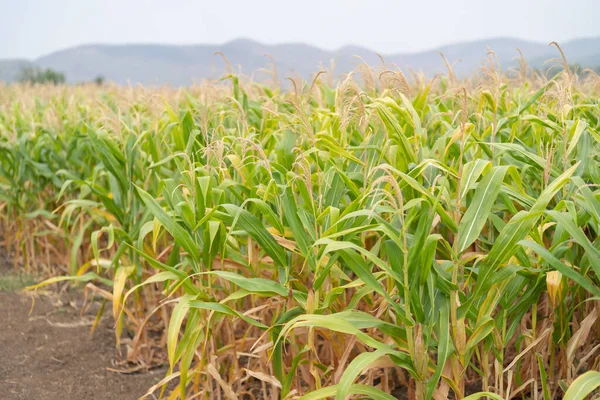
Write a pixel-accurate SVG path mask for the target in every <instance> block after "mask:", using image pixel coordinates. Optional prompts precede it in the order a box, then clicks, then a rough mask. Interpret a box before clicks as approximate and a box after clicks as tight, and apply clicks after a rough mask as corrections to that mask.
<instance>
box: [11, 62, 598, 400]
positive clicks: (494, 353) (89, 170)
mask: <svg viewBox="0 0 600 400" xmlns="http://www.w3.org/2000/svg"><path fill="white" fill-rule="evenodd" d="M494 60H495V59H494V58H493V54H492V55H491V58H490V60H489V65H488V66H486V67H485V68H484V69H483V70H482V73H481V74H480V76H477V77H472V78H470V79H469V80H465V81H459V80H458V79H457V78H456V76H454V74H453V73H452V71H451V69H450V70H449V73H448V76H447V77H441V78H439V79H437V80H431V81H427V80H426V79H424V77H421V76H415V79H414V82H412V83H411V82H409V81H408V80H407V78H406V77H405V76H404V75H403V74H402V72H400V71H398V70H383V71H381V70H377V69H376V68H371V67H369V66H366V65H361V67H360V72H361V75H362V80H354V79H353V77H352V76H350V77H347V78H344V79H342V80H340V81H339V83H338V84H337V85H336V86H332V85H330V84H327V83H324V82H323V81H324V79H321V77H320V76H319V75H316V76H315V78H314V80H313V81H312V82H308V83H306V84H304V83H302V82H297V81H293V84H292V86H291V87H292V89H291V90H289V91H287V90H282V89H281V88H280V87H278V86H266V85H263V84H259V83H255V82H252V81H250V80H248V79H246V78H245V77H243V76H235V75H228V76H226V77H225V78H224V79H223V80H222V81H220V82H216V83H207V84H205V85H202V86H199V87H193V88H189V89H188V90H185V91H175V90H168V89H162V90H154V89H144V88H138V89H126V88H116V87H115V88H110V87H108V88H107V87H103V88H91V87H89V88H87V87H82V88H67V87H62V88H61V87H58V88H45V87H43V86H42V87H39V86H37V87H27V86H18V85H17V86H11V87H9V88H8V89H7V91H6V93H5V94H2V99H1V101H0V104H1V105H2V106H1V108H0V144H1V146H0V151H1V153H0V154H1V157H2V158H1V164H0V165H2V168H1V170H0V185H1V186H0V187H1V189H2V192H1V194H0V204H1V205H0V208H2V209H3V210H5V211H6V212H5V215H6V216H7V217H6V218H5V224H4V225H5V226H4V230H5V235H6V237H7V238H8V237H11V238H14V240H13V241H12V242H8V245H9V246H10V247H11V248H12V249H13V251H15V252H16V254H17V255H18V257H17V259H20V260H22V262H23V263H24V264H25V265H29V264H32V263H33V262H34V261H35V260H37V262H40V261H43V258H41V257H42V255H41V254H38V253H40V250H43V251H44V252H45V255H44V257H46V259H47V260H48V261H47V262H46V265H52V262H50V261H49V260H54V263H58V264H59V265H64V264H66V268H64V270H63V271H62V272H64V273H65V274H66V275H68V276H62V277H58V278H52V279H49V280H47V281H45V282H43V283H42V284H48V283H53V282H58V281H61V280H72V281H75V282H81V281H84V282H89V283H88V284H87V286H86V287H87V289H89V290H93V291H95V292H96V293H98V294H100V295H101V296H103V297H104V299H105V301H112V308H113V310H112V311H113V316H114V318H115V319H116V321H117V325H116V327H117V329H116V335H117V338H120V337H121V335H122V334H123V329H126V330H128V331H130V333H131V335H133V338H134V339H133V341H132V345H131V346H130V349H129V352H128V354H127V359H128V361H130V362H132V363H137V364H138V365H141V366H146V367H152V366H155V365H157V364H160V363H161V362H163V361H165V360H166V361H167V362H168V364H169V371H168V373H167V375H166V376H165V378H164V379H163V380H162V381H161V382H160V384H158V385H157V386H156V387H153V388H150V392H152V391H155V390H159V389H161V388H162V389H161V390H160V394H161V395H163V394H164V393H165V389H166V387H167V383H168V382H169V381H173V380H178V382H179V383H178V385H177V387H176V389H174V390H173V392H172V393H171V395H170V396H171V397H170V398H186V397H193V396H195V397H194V398H217V397H218V398H221V397H225V398H228V399H233V398H238V397H243V396H251V397H252V396H253V397H255V398H281V399H284V398H286V399H288V398H297V397H301V398H302V399H320V398H329V397H335V398H336V399H345V398H347V397H348V396H354V397H356V396H358V397H366V398H375V399H390V398H394V396H393V395H392V394H393V393H396V392H395V391H396V390H397V388H399V387H404V388H406V390H407V391H408V396H409V398H414V399H430V398H435V399H444V398H448V396H450V395H452V396H454V398H460V399H477V398H484V397H487V398H493V399H510V398H515V397H521V398H531V399H545V400H549V399H553V398H557V397H559V396H561V395H562V394H563V393H565V391H567V388H568V387H569V386H570V385H571V383H573V385H574V386H573V388H571V389H569V390H568V392H567V394H566V395H565V396H566V397H565V398H582V397H581V396H584V395H585V394H588V393H591V392H592V391H593V390H594V389H595V388H596V386H597V384H596V383H594V382H595V381H594V380H593V379H592V375H589V373H588V374H585V375H582V376H581V377H580V378H578V379H576V378H577V377H578V376H580V375H581V374H582V373H583V372H585V371H587V370H593V369H597V368H598V360H599V358H598V355H597V351H598V349H600V344H598V339H597V338H598V324H597V308H596V302H597V300H596V299H597V298H598V297H599V296H600V286H599V283H600V281H599V277H600V247H599V243H598V239H597V238H598V230H599V228H600V189H599V187H598V185H599V184H600V176H599V174H598V171H600V168H599V162H600V159H599V149H600V146H599V142H600V136H599V135H598V127H599V126H600V122H599V118H600V113H599V110H600V108H599V107H600V105H599V104H598V100H597V97H594V93H597V92H595V90H596V88H595V87H594V79H595V78H594V77H593V76H587V78H589V79H585V78H586V76H578V75H577V74H576V73H575V72H573V71H570V70H569V67H568V64H566V62H565V64H564V71H563V72H562V73H560V74H558V75H556V76H555V77H554V78H552V79H550V80H548V79H547V78H545V77H544V76H540V75H534V74H532V73H531V72H530V71H528V69H527V68H526V66H525V67H523V68H522V69H521V70H520V71H517V72H518V73H517V74H512V75H511V74H508V75H507V74H505V73H503V72H502V71H500V69H499V66H498V65H497V63H495V61H494ZM523 65H525V64H522V66H523ZM37 237H43V238H44V240H45V242H44V244H43V245H42V244H40V242H39V240H36V239H35V238H37ZM64 252H67V253H68V256H66V257H65V256H64V255H63V253H64ZM61 256H62V257H61ZM61 262H62V264H60V263H61ZM36 287H39V285H37V286H36ZM157 333H158V335H157ZM594 379H595V378H594ZM578 388H583V389H578ZM573 393H575V394H573ZM569 396H572V397H569Z"/></svg>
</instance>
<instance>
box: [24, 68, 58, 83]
mask: <svg viewBox="0 0 600 400" xmlns="http://www.w3.org/2000/svg"><path fill="white" fill-rule="evenodd" d="M19 81H20V82H28V83H40V84H41V83H52V84H54V85H58V84H60V83H65V74H63V73H62V72H57V71H54V70H53V69H52V68H46V69H40V68H34V67H27V68H23V69H22V70H21V73H20V76H19Z"/></svg>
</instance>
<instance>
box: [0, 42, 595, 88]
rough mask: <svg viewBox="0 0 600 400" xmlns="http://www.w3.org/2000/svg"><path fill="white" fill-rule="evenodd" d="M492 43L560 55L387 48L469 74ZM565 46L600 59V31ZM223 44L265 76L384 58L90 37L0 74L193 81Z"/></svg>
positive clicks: (506, 58)
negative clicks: (30, 70)
mask: <svg viewBox="0 0 600 400" xmlns="http://www.w3.org/2000/svg"><path fill="white" fill-rule="evenodd" d="M486 46H488V47H489V48H490V49H491V50H493V51H494V52H496V54H497V55H498V58H499V60H500V65H501V66H502V69H504V70H506V69H508V68H510V67H512V66H514V65H516V61H515V60H514V58H515V57H516V56H518V52H517V48H518V49H520V50H521V51H522V52H523V54H524V56H525V58H526V60H527V61H528V63H529V64H530V65H531V66H533V67H540V68H543V67H544V62H545V61H547V60H549V59H551V58H556V57H558V56H559V53H558V51H557V49H556V47H554V46H548V44H547V43H537V42H531V41H525V40H520V39H513V38H493V39H485V40H478V41H472V42H465V43H456V44H450V45H446V46H441V47H439V48H436V49H432V50H427V51H422V52H416V53H397V54H387V55H386V54H383V58H384V59H385V62H386V63H387V64H388V65H391V64H396V65H397V66H398V67H400V68H401V69H402V70H403V71H405V72H406V71H407V70H408V69H409V68H410V69H413V70H415V71H422V72H424V73H425V74H427V75H433V74H436V73H438V72H444V71H445V66H444V62H443V60H442V58H441V57H440V55H439V53H438V52H442V53H444V55H445V56H446V57H447V59H448V60H449V61H450V63H451V64H453V66H454V70H455V72H456V73H457V74H459V75H466V74H469V73H472V72H474V71H476V70H477V69H478V68H479V67H481V62H482V60H483V59H484V58H485V56H486V53H487V49H486ZM561 46H562V48H563V50H564V52H565V54H566V57H567V60H568V61H569V63H571V64H579V65H581V66H583V67H598V66H600V37H596V38H582V39H575V40H572V41H569V42H565V43H561ZM217 51H220V52H222V53H223V54H225V55H226V56H227V58H228V60H229V62H230V63H231V64H232V65H233V66H234V69H235V70H236V72H240V70H241V71H242V72H243V73H245V74H252V73H253V72H254V73H255V76H256V77H257V78H258V79H260V77H261V76H262V77H263V78H265V77H266V76H267V73H266V72H264V69H269V68H270V63H271V61H270V59H269V58H268V57H266V56H265V54H269V55H270V56H271V57H272V58H273V59H274V60H275V62H276V65H277V70H278V72H279V75H280V77H285V76H290V75H292V74H299V75H300V76H302V77H303V78H305V79H308V78H310V76H311V74H313V73H315V72H317V71H319V70H321V69H323V66H329V65H330V62H331V60H334V61H335V73H336V74H343V73H347V72H349V71H351V70H353V69H354V68H355V67H356V66H357V65H358V64H359V63H360V62H361V61H360V60H359V59H358V58H357V57H355V56H360V57H362V58H363V59H364V60H365V61H366V62H367V63H369V64H370V65H377V64H380V63H381V61H380V59H379V57H378V56H377V54H376V53H375V50H370V49H366V48H362V47H357V46H346V47H342V48H340V49H339V50H336V51H328V50H323V49H320V48H318V47H314V46H311V45H307V44H301V43H285V44H278V45H267V44H262V43H259V42H256V41H252V40H248V39H238V40H234V41H231V42H227V43H224V44H220V45H208V44H204V45H162V44H124V45H102V44H90V45H82V46H77V47H72V48H68V49H65V50H60V51H56V52H54V53H51V54H48V55H45V56H43V57H40V58H38V59H36V60H0V80H4V81H14V80H16V79H18V76H19V72H20V70H21V69H22V68H23V67H24V66H37V67H42V68H52V69H54V70H56V71H58V72H63V73H64V74H65V75H66V78H67V80H68V81H69V82H81V81H90V80H93V79H94V78H95V77H97V76H103V77H104V78H105V79H106V80H108V81H113V82H116V83H118V84H137V83H141V84H144V85H163V84H168V85H173V86H181V85H189V84H191V83H193V82H194V81H200V80H202V79H210V78H218V77H220V76H222V75H223V73H224V72H225V71H226V66H225V63H224V61H223V59H222V58H221V57H220V56H215V55H214V54H215V52H217ZM240 68H241V69H240ZM546 68H547V66H546ZM261 69H263V71H262V72H261V71H260V70H261ZM257 71H258V72H257Z"/></svg>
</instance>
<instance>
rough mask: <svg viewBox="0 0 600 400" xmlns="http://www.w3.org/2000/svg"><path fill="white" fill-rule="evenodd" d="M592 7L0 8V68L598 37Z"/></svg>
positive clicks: (249, 2)
mask: <svg viewBox="0 0 600 400" xmlns="http://www.w3.org/2000/svg"><path fill="white" fill-rule="evenodd" d="M599 20H600V0H495V1H490V0H423V1H419V0H410V1H404V0H397V1H392V0H364V1H357V0H316V1H315V0H297V1H289V0H213V1H200V0H196V1H192V0H0V58H36V57H39V56H41V55H44V54H47V53H50V52H53V51H55V50H59V49H63V48H67V47H70V46H74V45H79V44H87V43H172V44H192V43H223V42H226V41H228V40H231V39H235V38H240V37H244V38H251V39H255V40H259V41H262V42H265V43H282V42H291V41H294V42H306V43H310V44H313V45H317V46H320V47H323V48H326V49H335V48H338V47H340V46H343V45H346V44H356V45H360V46H365V47H368V48H371V49H373V50H376V51H379V52H382V53H394V52H402V51H416V50H426V49H430V48H434V47H437V46H440V45H443V44H447V43H452V42H458V41H467V40H475V39H485V38H491V37H496V36H511V37H516V38H521V39H529V40H535V41H540V42H546V43H547V42H550V41H551V40H556V41H558V42H559V43H560V42H565V41H567V40H569V39H572V38H576V37H584V36H600V23H598V21H599Z"/></svg>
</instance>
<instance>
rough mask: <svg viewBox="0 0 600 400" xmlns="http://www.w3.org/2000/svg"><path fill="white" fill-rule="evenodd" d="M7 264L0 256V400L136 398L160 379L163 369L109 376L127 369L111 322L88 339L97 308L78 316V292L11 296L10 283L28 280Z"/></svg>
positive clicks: (106, 321) (103, 323)
mask: <svg viewBox="0 0 600 400" xmlns="http://www.w3.org/2000/svg"><path fill="white" fill-rule="evenodd" d="M5 260H6V258H5V257H4V256H3V254H2V253H0V398H2V399H6V400H13V399H15V400H16V399H27V400H37V399H40V400H59V399H60V400H63V399H78V400H91V399H102V400H110V399H115V400H116V399H118V400H122V399H123V400H127V399H137V398H139V397H140V396H142V395H144V394H145V393H146V391H147V390H148V388H149V387H150V386H152V385H153V384H155V383H157V382H158V381H159V380H160V379H161V378H162V377H163V376H164V373H165V371H164V370H154V371H151V372H147V373H136V374H128V375H125V374H121V373H116V372H112V371H109V370H108V369H107V368H113V369H125V368H126V367H124V366H119V365H118V364H117V362H116V360H118V351H117V349H116V347H115V337H114V331H113V330H112V325H113V321H112V320H111V318H110V317H105V318H103V319H102V320H101V322H100V323H99V325H98V327H97V328H96V330H95V332H94V333H93V335H90V328H91V324H92V322H93V321H94V318H95V316H96V312H95V311H97V310H98V308H97V307H96V308H95V309H94V308H93V307H92V308H91V309H90V310H88V311H86V312H84V313H83V314H82V313H81V305H82V304H83V297H82V295H81V293H80V292H75V293H74V294H73V293H71V294H68V295H67V296H65V295H64V294H63V295H62V296H58V295H57V294H56V293H46V294H36V296H35V298H33V297H32V294H31V293H26V292H23V291H14V290H15V289H16V288H15V287H14V283H15V282H17V283H19V282H23V281H24V280H26V279H22V278H21V277H16V276H15V275H14V274H13V271H12V266H11V267H8V265H7V264H8V263H7V262H5ZM3 281H4V283H5V284H4V287H3V286H2V284H1V283H2V282H3ZM6 282H9V283H10V284H6ZM32 299H35V301H34V306H33V308H32ZM107 309H108V307H107ZM30 311H31V313H30ZM108 313H110V311H109V312H107V313H106V314H108ZM149 398H150V399H152V398H153V397H149Z"/></svg>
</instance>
